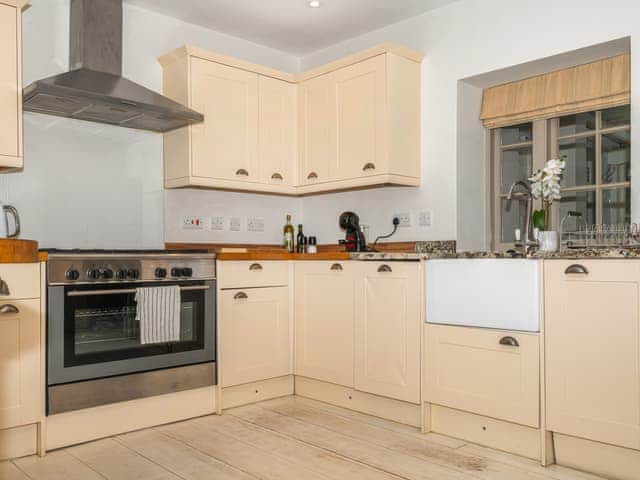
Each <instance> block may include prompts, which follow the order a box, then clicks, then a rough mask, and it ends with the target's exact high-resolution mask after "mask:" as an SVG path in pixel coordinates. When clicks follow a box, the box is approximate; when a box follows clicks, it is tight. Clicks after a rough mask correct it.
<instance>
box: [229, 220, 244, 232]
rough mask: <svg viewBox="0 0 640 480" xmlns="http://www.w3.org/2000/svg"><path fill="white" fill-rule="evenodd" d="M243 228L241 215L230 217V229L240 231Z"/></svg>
mask: <svg viewBox="0 0 640 480" xmlns="http://www.w3.org/2000/svg"><path fill="white" fill-rule="evenodd" d="M241 229H242V221H241V220H240V217H231V218H229V231H231V232H239V231H240V230H241Z"/></svg>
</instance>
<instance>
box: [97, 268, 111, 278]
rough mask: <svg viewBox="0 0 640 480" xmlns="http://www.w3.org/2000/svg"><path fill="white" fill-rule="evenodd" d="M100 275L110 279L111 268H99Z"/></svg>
mask: <svg viewBox="0 0 640 480" xmlns="http://www.w3.org/2000/svg"><path fill="white" fill-rule="evenodd" d="M100 277H101V278H104V279H105V280H111V279H112V278H113V270H111V269H110V268H103V269H101V270H100Z"/></svg>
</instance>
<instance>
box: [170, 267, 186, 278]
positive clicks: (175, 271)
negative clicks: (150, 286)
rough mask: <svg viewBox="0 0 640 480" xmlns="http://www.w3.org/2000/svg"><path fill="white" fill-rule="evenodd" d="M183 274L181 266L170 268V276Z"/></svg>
mask: <svg viewBox="0 0 640 480" xmlns="http://www.w3.org/2000/svg"><path fill="white" fill-rule="evenodd" d="M183 275H184V270H183V269H182V268H172V269H171V276H172V277H181V276H183Z"/></svg>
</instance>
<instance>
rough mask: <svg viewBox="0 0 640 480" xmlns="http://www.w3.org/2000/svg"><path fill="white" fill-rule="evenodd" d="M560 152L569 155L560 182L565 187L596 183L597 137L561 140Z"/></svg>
mask: <svg viewBox="0 0 640 480" xmlns="http://www.w3.org/2000/svg"><path fill="white" fill-rule="evenodd" d="M559 153H560V155H566V157H567V167H566V169H565V171H564V175H563V176H562V181H561V182H560V184H561V185H562V186H563V187H578V186H581V185H593V184H594V183H595V169H596V149H595V137H585V138H574V139H567V140H560V147H559Z"/></svg>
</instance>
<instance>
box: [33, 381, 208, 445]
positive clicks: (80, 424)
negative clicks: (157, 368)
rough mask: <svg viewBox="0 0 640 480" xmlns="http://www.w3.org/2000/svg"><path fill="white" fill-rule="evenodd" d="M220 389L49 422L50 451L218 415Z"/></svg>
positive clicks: (91, 410)
mask: <svg viewBox="0 0 640 480" xmlns="http://www.w3.org/2000/svg"><path fill="white" fill-rule="evenodd" d="M216 389H217V387H216V386H212V387H203V388H198V389H194V390H186V391H184V392H176V393H169V394H166V395H159V396H157V397H149V398H141V399H137V400H131V401H128V402H122V403H114V404H112V405H102V406H100V407H94V408H87V409H84V410H77V411H75V412H68V413H61V414H59V415H52V416H50V417H47V419H46V448H47V450H52V449H55V448H61V447H66V446H69V445H75V444H78V443H83V442H88V441H91V440H96V439H98V438H104V437H109V436H111V435H118V434H120V433H124V432H131V431H134V430H140V429H142V428H149V427H153V426H156V425H162V424H165V423H171V422H178V421H180V420H186V419H188V418H193V417H200V416H203V415H210V414H213V413H215V412H216V400H215V399H216Z"/></svg>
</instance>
